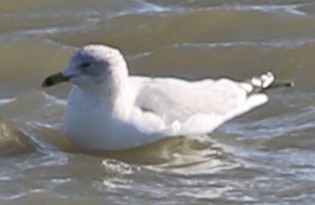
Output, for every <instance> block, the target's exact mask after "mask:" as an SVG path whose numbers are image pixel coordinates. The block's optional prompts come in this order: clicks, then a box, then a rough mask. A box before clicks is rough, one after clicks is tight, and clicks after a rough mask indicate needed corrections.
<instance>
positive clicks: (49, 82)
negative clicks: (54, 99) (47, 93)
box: [42, 77, 55, 88]
mask: <svg viewBox="0 0 315 205" xmlns="http://www.w3.org/2000/svg"><path fill="white" fill-rule="evenodd" d="M54 84H55V82H54V80H53V78H52V77H48V78H46V79H45V80H44V81H43V83H42V87H43V88H45V87H50V86H53V85H54Z"/></svg>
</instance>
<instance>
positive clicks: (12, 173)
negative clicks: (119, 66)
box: [0, 0, 315, 205]
mask: <svg viewBox="0 0 315 205" xmlns="http://www.w3.org/2000/svg"><path fill="white" fill-rule="evenodd" d="M0 22H1V25H2V26H1V28H0V41H1V47H0V56H1V58H0V59H1V60H0V70H1V75H0V119H1V123H0V148H1V149H0V163H1V167H0V183H1V186H0V204H23V205H24V204H25V205H31V204H143V205H145V204H224V205H226V204H313V201H314V200H315V197H314V194H315V191H314V190H315V183H314V182H315V174H314V173H315V163H314V158H315V149H314V147H315V140H314V134H313V133H314V131H315V108H314V100H315V92H314V91H313V88H314V86H315V82H314V80H313V76H314V75H315V70H314V66H315V58H314V53H315V3H314V1H312V0H301V1H293V0H274V1H270V0H256V1H252V0H238V1H235V0H224V1H221V0H220V1H219V0H211V1H209V0H198V1H197V0H172V1H169V0H147V1H145V0H106V1H104V0H93V1H85V0H79V1H78V0H69V1H66V2H65V1H61V0H46V1H40V0H27V1H19V2H14V1H10V0H3V1H2V2H1V7H0ZM90 43H103V44H110V45H114V46H116V47H119V48H121V50H122V51H123V53H124V54H125V55H126V58H127V60H128V64H129V67H130V73H131V74H143V75H150V76H175V77H181V78H185V79H190V80H197V79H202V78H205V77H213V78H218V77H222V76H227V77H232V78H234V79H240V80H241V79H246V78H248V77H250V76H252V75H255V74H258V73H261V72H264V71H266V70H271V71H273V72H274V73H275V74H276V75H277V76H278V78H280V79H289V80H293V81H294V82H295V83H296V87H295V88H294V89H279V90H274V91H270V92H269V95H270V98H271V100H270V102H269V103H268V105H266V106H264V107H261V108H259V109H256V110H254V111H253V112H250V113H248V114H246V115H244V116H241V117H239V118H237V119H235V120H233V121H231V122H229V123H227V124H225V125H224V126H223V127H221V128H220V129H219V130H218V131H216V132H214V133H212V134H209V135H207V136H191V137H190V138H182V137H180V138H173V139H166V140H163V141H161V142H158V143H155V144H152V145H150V146H147V147H143V148H140V149H133V150H127V151H121V152H104V153H82V152H80V151H78V150H76V149H75V148H74V147H73V146H71V143H69V142H68V140H67V136H66V134H65V133H64V132H63V122H62V120H63V112H64V106H65V98H66V96H67V94H68V92H69V88H70V85H67V84H64V85H60V86H57V87H54V88H52V89H49V90H45V91H44V90H41V89H40V88H39V87H40V84H41V81H42V80H43V79H44V78H45V77H46V76H47V75H49V74H52V73H54V72H56V71H59V70H61V69H62V68H63V67H64V66H65V65H66V63H67V60H68V58H69V56H70V55H71V52H72V51H73V49H74V48H77V47H80V46H83V45H86V44H90Z"/></svg>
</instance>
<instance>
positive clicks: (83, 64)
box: [80, 62, 92, 69]
mask: <svg viewBox="0 0 315 205" xmlns="http://www.w3.org/2000/svg"><path fill="white" fill-rule="evenodd" d="M91 65H92V63H90V62H83V63H81V64H80V67H81V68H84V69H85V68H88V67H90V66H91Z"/></svg>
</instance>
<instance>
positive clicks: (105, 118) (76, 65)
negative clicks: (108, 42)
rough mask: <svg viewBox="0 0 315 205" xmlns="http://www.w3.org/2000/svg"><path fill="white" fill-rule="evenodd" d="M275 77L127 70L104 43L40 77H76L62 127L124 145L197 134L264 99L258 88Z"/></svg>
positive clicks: (81, 143)
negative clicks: (195, 77)
mask: <svg viewBox="0 0 315 205" xmlns="http://www.w3.org/2000/svg"><path fill="white" fill-rule="evenodd" d="M274 80H275V77H274V75H273V74H272V73H271V72H266V73H265V74H262V75H260V76H258V77H253V78H251V79H250V80H247V81H243V82H236V81H233V80H229V79H225V78H223V79H218V80H212V79H204V80H200V81H186V80H183V79H175V78H150V77H143V76H129V75H128V68H127V64H126V61H125V59H124V57H123V55H122V54H121V52H120V51H119V50H118V49H116V48H112V47H109V46H105V45H87V46H85V47H83V48H81V49H78V50H77V51H76V52H75V53H74V55H73V56H72V58H71V59H70V62H69V64H68V66H67V67H66V68H65V69H64V70H63V71H61V72H60V73H58V74H55V75H52V76H50V77H48V78H46V80H45V81H44V82H43V87H49V86H52V85H55V84H57V83H60V82H63V81H70V82H72V83H74V87H73V88H72V90H71V93H70V95H69V97H68V100H67V106H66V112H65V129H66V132H67V133H68V134H69V136H70V139H71V141H72V142H73V143H74V144H75V145H77V146H78V147H80V148H83V149H86V150H122V149H128V148H133V147H137V146H142V145H145V144H149V143H152V142H154V141H157V140H160V139H162V138H165V137H170V136H183V135H186V136H187V135H200V134H207V133H211V132H212V131H214V130H215V129H216V128H218V127H219V126H220V125H222V124H223V123H224V122H226V121H228V120H230V119H232V118H234V117H236V116H238V115H241V114H243V113H245V112H247V111H249V110H251V109H253V108H255V107H257V106H260V105H263V104H265V103H266V102H267V101H268V97H267V95H266V94H264V93H261V91H263V90H265V89H267V88H269V87H270V86H271V85H272V84H273V82H274Z"/></svg>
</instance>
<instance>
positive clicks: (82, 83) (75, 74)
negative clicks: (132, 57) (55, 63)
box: [43, 45, 128, 88]
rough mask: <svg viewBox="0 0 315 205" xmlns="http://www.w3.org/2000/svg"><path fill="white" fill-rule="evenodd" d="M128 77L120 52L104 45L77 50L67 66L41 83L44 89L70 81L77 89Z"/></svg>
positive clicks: (111, 82) (110, 82) (118, 80)
mask: <svg viewBox="0 0 315 205" xmlns="http://www.w3.org/2000/svg"><path fill="white" fill-rule="evenodd" d="M127 76H128V70H127V65H126V61H125V59H124V57H123V55H122V54H121V52H120V51H119V50H118V49H116V48H112V47H108V46H104V45H88V46H84V47H83V48H81V49H78V50H77V51H76V52H75V53H74V54H73V56H72V57H71V59H70V61H69V64H68V66H67V67H66V68H65V69H64V70H63V71H61V72H60V73H57V74H55V75H52V76H49V77H48V78H46V79H45V81H44V82H43V86H44V87H49V86H53V85H55V84H57V83H60V82H64V81H70V82H73V83H74V84H76V85H78V86H79V87H83V88H84V87H89V86H93V85H100V84H104V83H105V84H109V85H112V84H115V83H119V82H121V81H124V80H125V78H127Z"/></svg>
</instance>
